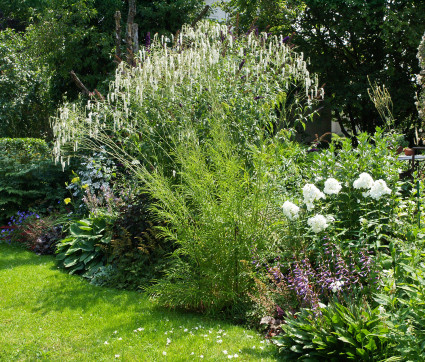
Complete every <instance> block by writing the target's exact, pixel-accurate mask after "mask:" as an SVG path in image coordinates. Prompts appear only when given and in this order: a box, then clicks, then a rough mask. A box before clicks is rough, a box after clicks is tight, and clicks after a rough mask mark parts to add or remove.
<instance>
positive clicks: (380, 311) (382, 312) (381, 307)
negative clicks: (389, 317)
mask: <svg viewBox="0 0 425 362" xmlns="http://www.w3.org/2000/svg"><path fill="white" fill-rule="evenodd" d="M378 310H379V314H384V313H385V308H384V307H383V306H382V305H380V306H379V308H378Z"/></svg>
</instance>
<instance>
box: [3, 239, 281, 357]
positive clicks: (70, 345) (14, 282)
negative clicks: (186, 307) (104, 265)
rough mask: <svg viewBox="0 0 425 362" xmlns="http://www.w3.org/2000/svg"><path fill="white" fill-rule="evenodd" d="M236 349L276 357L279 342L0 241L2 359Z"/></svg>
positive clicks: (223, 353) (225, 353) (212, 353)
mask: <svg viewBox="0 0 425 362" xmlns="http://www.w3.org/2000/svg"><path fill="white" fill-rule="evenodd" d="M235 354H237V355H238V359H239V360H244V361H255V360H261V361H275V360H277V355H276V349H275V347H274V346H273V345H271V344H269V343H267V341H265V340H264V339H263V338H261V337H260V336H259V335H258V334H256V333H255V332H254V331H249V330H246V329H244V328H242V327H239V326H234V325H232V324H229V323H228V322H223V321H216V320H211V319H208V318H206V317H202V316H199V315H193V314H186V313H181V312H180V313H179V312H173V311H168V310H161V309H158V308H157V307H155V304H154V303H152V301H150V300H149V299H148V298H147V297H146V296H145V295H143V294H140V293H136V292H129V291H119V290H114V289H108V288H102V287H95V286H93V285H90V284H88V283H87V282H86V281H85V280H83V279H82V278H80V277H78V276H72V275H68V274H65V273H63V272H62V271H61V270H58V269H57V266H56V264H55V260H54V258H53V257H51V256H37V255H35V254H33V253H30V252H28V251H24V250H22V249H20V248H17V247H14V246H9V245H6V244H0V361H20V360H35V359H40V360H48V361H52V360H53V361H54V360H61V361H72V360H74V361H111V360H125V361H165V360H170V361H186V360H188V361H190V360H199V359H203V360H209V361H219V360H227V359H229V356H234V355H235ZM202 356H203V357H202ZM234 357H235V356H234Z"/></svg>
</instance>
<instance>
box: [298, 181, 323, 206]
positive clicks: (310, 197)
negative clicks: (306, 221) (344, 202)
mask: <svg viewBox="0 0 425 362" xmlns="http://www.w3.org/2000/svg"><path fill="white" fill-rule="evenodd" d="M303 197H304V203H305V204H306V206H307V210H308V211H311V210H313V207H314V204H313V202H314V201H316V200H319V199H324V198H325V194H324V193H323V192H322V191H320V190H319V189H318V188H317V187H316V186H314V185H313V184H306V185H305V186H304V187H303Z"/></svg>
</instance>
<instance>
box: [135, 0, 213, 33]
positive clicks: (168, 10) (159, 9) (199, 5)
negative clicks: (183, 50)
mask: <svg viewBox="0 0 425 362" xmlns="http://www.w3.org/2000/svg"><path fill="white" fill-rule="evenodd" d="M136 6H137V14H136V16H135V18H134V22H135V23H137V24H138V25H139V29H140V30H139V31H140V32H141V36H140V39H141V40H142V39H143V38H145V37H146V34H147V32H150V33H151V35H152V36H153V35H154V34H155V33H158V34H160V35H170V34H176V32H177V31H178V30H180V28H181V26H182V25H183V24H190V23H192V21H193V20H194V19H195V18H196V17H197V16H198V15H199V14H200V12H201V11H202V9H203V7H204V6H205V4H204V3H203V2H202V1H199V0H160V1H151V0H137V1H136Z"/></svg>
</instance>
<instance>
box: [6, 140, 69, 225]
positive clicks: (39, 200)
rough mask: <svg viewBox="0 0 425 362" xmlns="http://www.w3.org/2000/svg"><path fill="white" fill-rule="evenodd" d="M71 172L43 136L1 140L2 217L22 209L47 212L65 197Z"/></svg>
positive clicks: (7, 216)
mask: <svg viewBox="0 0 425 362" xmlns="http://www.w3.org/2000/svg"><path fill="white" fill-rule="evenodd" d="M66 178H67V173H64V172H62V170H61V169H60V167H58V166H56V165H55V164H54V163H53V161H52V160H51V151H50V149H49V148H48V146H47V144H46V143H45V141H43V140H40V139H19V138H18V139H17V138H14V139H10V138H2V139H0V195H1V196H0V219H1V220H3V221H4V220H5V219H6V218H9V217H10V216H12V215H14V214H16V212H17V211H19V210H22V211H23V210H29V209H32V210H37V211H39V212H46V211H47V209H48V208H49V207H52V206H53V207H55V206H56V205H55V204H57V201H58V200H61V199H63V195H64V190H63V185H64V182H65V180H66Z"/></svg>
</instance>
